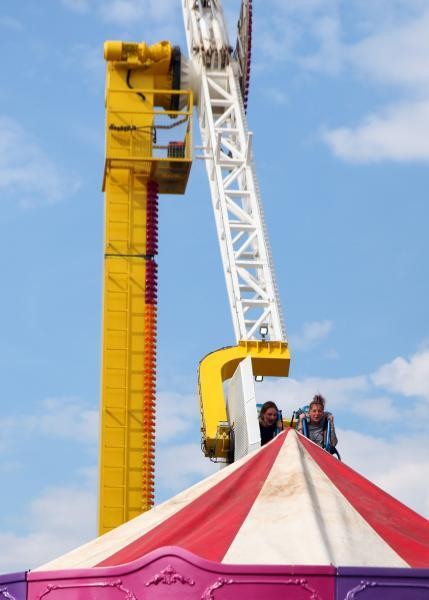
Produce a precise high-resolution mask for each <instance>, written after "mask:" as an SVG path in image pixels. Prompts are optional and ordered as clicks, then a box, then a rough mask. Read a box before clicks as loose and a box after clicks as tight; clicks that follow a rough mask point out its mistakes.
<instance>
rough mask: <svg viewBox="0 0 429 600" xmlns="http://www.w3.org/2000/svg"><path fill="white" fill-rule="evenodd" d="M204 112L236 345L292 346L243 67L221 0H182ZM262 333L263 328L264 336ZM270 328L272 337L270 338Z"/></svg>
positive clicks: (204, 135) (204, 141) (205, 146)
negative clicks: (274, 260)
mask: <svg viewBox="0 0 429 600" xmlns="http://www.w3.org/2000/svg"><path fill="white" fill-rule="evenodd" d="M182 6H183V15H184V21H185V29H186V37H187V44H188V51H189V56H190V59H191V61H192V63H193V65H192V71H193V73H194V74H197V75H194V77H196V78H197V82H195V83H196V85H195V83H194V89H196V96H197V103H198V105H197V106H198V114H199V122H200V128H201V137H202V150H203V154H202V158H204V160H205V163H206V167H207V173H208V178H209V183H210V190H211V196H212V202H213V209H214V214H215V220H216V227H217V233H218V238H219V244H220V250H221V256H222V262H223V268H224V273H225V279H226V286H227V290H228V296H229V301H230V306H231V312H232V320H233V325H234V331H235V336H236V339H237V341H240V340H254V339H261V337H262V338H264V339H266V340H271V341H274V340H275V341H286V336H285V331H284V326H283V321H282V316H281V311H280V304H279V300H278V293H277V288H276V284H275V279H274V272H273V266H272V260H271V255H270V250H269V245H268V240H267V236H266V232H265V226H264V220H263V214H262V207H261V200H260V194H259V189H258V185H257V181H256V177H255V169H254V165H253V161H252V134H251V133H250V132H249V131H248V130H247V126H246V117H245V113H244V108H243V101H242V95H241V91H240V88H239V85H238V64H237V63H236V62H235V61H234V60H233V59H232V57H231V47H230V45H229V41H228V35H227V30H226V26H225V22H224V17H223V12H222V7H221V5H220V3H219V1H218V0H183V4H182ZM261 328H262V330H261ZM264 328H266V333H265V332H264Z"/></svg>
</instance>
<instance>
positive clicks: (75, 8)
mask: <svg viewBox="0 0 429 600" xmlns="http://www.w3.org/2000/svg"><path fill="white" fill-rule="evenodd" d="M61 2H62V4H63V6H64V7H65V8H67V9H69V10H71V11H72V12H75V13H78V14H82V15H83V14H86V13H88V12H89V10H90V2H89V0H61Z"/></svg>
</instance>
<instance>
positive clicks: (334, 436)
mask: <svg viewBox="0 0 429 600" xmlns="http://www.w3.org/2000/svg"><path fill="white" fill-rule="evenodd" d="M326 416H327V418H328V419H329V421H330V422H331V439H330V440H329V443H330V444H331V446H332V447H335V446H336V445H337V444H338V439H337V434H336V433H335V425H334V415H333V414H332V413H326Z"/></svg>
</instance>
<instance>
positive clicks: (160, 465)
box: [156, 444, 219, 494]
mask: <svg viewBox="0 0 429 600" xmlns="http://www.w3.org/2000/svg"><path fill="white" fill-rule="evenodd" d="M157 452H158V453H157V457H156V470H157V482H158V483H159V485H160V486H162V488H163V489H164V490H168V491H169V492H170V494H176V493H178V492H179V491H181V490H184V489H186V488H187V487H189V486H190V485H192V484H193V483H195V482H196V481H199V480H201V479H203V478H204V477H207V476H208V475H210V474H211V473H213V472H214V471H216V470H217V469H219V465H216V464H215V463H212V462H210V460H209V459H208V458H205V457H204V455H203V453H202V452H201V447H200V445H199V444H177V445H174V446H164V447H160V448H159V449H158V450H157Z"/></svg>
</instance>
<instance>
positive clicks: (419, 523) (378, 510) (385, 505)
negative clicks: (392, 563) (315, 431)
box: [299, 435, 429, 567]
mask: <svg viewBox="0 0 429 600" xmlns="http://www.w3.org/2000/svg"><path fill="white" fill-rule="evenodd" d="M299 440H300V442H301V444H303V446H304V447H305V449H306V450H307V451H308V452H309V453H310V455H311V456H312V458H313V459H314V460H315V461H316V462H317V464H318V465H319V467H320V468H321V469H322V470H323V471H324V473H325V474H326V475H327V476H328V477H329V479H330V480H331V481H332V483H333V484H334V485H335V487H336V488H337V489H338V490H339V491H340V492H341V493H342V494H343V496H345V497H346V498H347V500H348V501H349V502H350V504H351V505H352V506H353V507H354V508H355V509H356V510H357V511H358V512H359V514H360V515H361V516H362V517H363V518H364V519H365V520H366V521H367V522H368V524H369V525H370V526H371V527H372V528H373V529H374V530H375V531H376V532H377V533H378V534H379V535H380V536H381V537H382V538H383V540H385V542H386V543H387V544H389V546H390V547H391V548H392V549H393V550H394V551H395V552H396V553H397V554H399V556H400V557H401V558H403V559H404V560H405V562H407V563H408V564H409V565H410V567H429V521H428V520H427V519H425V518H424V517H422V516H421V515H419V514H417V513H416V512H414V511H413V510H411V509H410V508H408V507H407V506H405V504H402V503H401V502H399V501H398V500H396V499H395V498H393V497H392V496H390V495H389V494H387V493H386V492H385V491H383V490H382V489H381V488H379V487H377V486H376V485H374V484H373V483H371V482H370V481H368V480H367V479H365V477H362V475H359V473H356V471H353V469H351V468H350V467H348V466H347V465H345V464H344V463H342V462H340V461H339V460H337V459H336V458H334V457H333V456H331V455H330V454H328V453H327V452H325V451H324V450H322V449H321V448H319V447H318V446H316V445H315V444H313V443H312V442H310V441H309V440H308V439H307V438H305V437H303V436H301V435H300V436H299Z"/></svg>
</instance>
